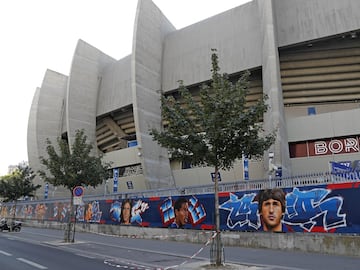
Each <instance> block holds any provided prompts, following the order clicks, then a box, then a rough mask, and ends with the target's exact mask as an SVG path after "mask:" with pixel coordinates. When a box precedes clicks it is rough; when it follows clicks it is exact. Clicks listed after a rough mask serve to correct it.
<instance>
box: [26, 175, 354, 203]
mask: <svg viewBox="0 0 360 270" xmlns="http://www.w3.org/2000/svg"><path fill="white" fill-rule="evenodd" d="M350 182H359V184H360V175H359V173H343V174H331V173H329V172H320V173H312V174H306V175H298V176H292V177H281V178H270V177H269V179H261V180H248V181H244V180H241V181H236V182H231V183H221V182H220V183H219V192H236V191H247V190H262V189H267V188H274V187H278V188H291V187H302V186H313V185H326V184H337V183H350ZM206 193H214V185H213V184H210V185H201V186H188V187H178V188H166V189H157V190H144V191H138V192H119V193H112V194H107V195H87V196H86V195H85V196H84V200H100V199H101V200H104V199H105V200H113V199H125V198H149V197H166V196H180V195H192V194H206ZM67 200H69V198H63V199H61V198H54V199H46V200H39V202H40V201H41V202H52V201H67ZM21 203H27V202H26V201H21V202H19V204H21Z"/></svg>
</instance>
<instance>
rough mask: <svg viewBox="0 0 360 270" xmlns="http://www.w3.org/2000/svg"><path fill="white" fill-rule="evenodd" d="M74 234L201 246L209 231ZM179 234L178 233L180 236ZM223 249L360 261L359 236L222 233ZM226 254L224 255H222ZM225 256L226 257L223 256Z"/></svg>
mask: <svg viewBox="0 0 360 270" xmlns="http://www.w3.org/2000/svg"><path fill="white" fill-rule="evenodd" d="M25 225H26V226H32V227H40V228H52V229H61V230H65V226H66V224H64V223H63V224H60V223H55V222H46V223H38V222H34V223H25ZM76 231H78V232H79V231H84V232H91V233H101V234H109V235H116V236H122V237H134V236H135V237H136V238H143V239H156V240H159V239H167V240H172V241H179V242H188V243H197V244H204V243H206V242H207V241H208V240H209V239H210V238H211V236H212V234H213V232H212V231H200V230H187V229H186V230H180V231H179V230H178V229H167V228H145V227H135V226H120V225H100V224H89V223H84V224H76ZM179 232H181V233H180V234H179ZM221 238H222V242H223V244H224V246H225V247H226V246H235V247H236V246H239V247H248V248H268V249H278V250H288V251H289V250H292V251H302V252H312V253H323V254H330V255H340V256H353V257H360V253H359V249H360V236H359V235H341V234H330V233H268V232H228V231H223V232H221ZM225 252H226V251H225ZM225 255H226V253H225Z"/></svg>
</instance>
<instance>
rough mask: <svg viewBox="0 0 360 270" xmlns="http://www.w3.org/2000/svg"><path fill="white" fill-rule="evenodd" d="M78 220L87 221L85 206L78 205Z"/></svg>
mask: <svg viewBox="0 0 360 270" xmlns="http://www.w3.org/2000/svg"><path fill="white" fill-rule="evenodd" d="M76 220H77V221H84V220H85V207H84V206H83V205H78V206H77V208H76Z"/></svg>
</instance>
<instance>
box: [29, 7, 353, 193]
mask: <svg viewBox="0 0 360 270" xmlns="http://www.w3.org/2000/svg"><path fill="white" fill-rule="evenodd" d="M359 13H360V1H358V0H343V1H337V0H305V1H302V0H301V1H300V0H253V1H251V2H248V3H246V4H244V5H241V6H238V7H236V8H233V9H231V10H228V11H226V12H223V13H221V14H218V15H216V16H213V17H211V18H208V19H206V20H203V21H200V22H198V23H195V24H193V25H190V26H188V27H185V28H183V29H179V30H177V29H175V27H174V26H173V25H172V24H171V22H170V21H169V20H168V19H167V18H166V16H165V14H163V13H162V12H161V10H160V9H159V8H158V7H157V6H156V5H155V4H154V3H153V2H152V1H151V0H139V2H138V7H137V12H136V18H135V23H134V35H133V40H132V42H133V49H132V53H131V55H129V56H126V57H124V58H122V59H120V60H116V59H113V58H112V57H110V56H108V55H106V54H105V53H104V52H102V51H101V50H99V49H97V48H95V47H93V46H91V45H90V44H88V43H86V42H85V41H82V40H79V41H78V44H77V46H76V48H75V52H74V55H73V59H72V64H71V68H70V73H69V74H68V75H64V74H60V73H58V72H55V71H52V70H47V71H46V73H45V76H44V79H43V82H42V85H41V87H39V88H37V90H36V92H35V95H34V98H33V102H32V107H31V111H30V115H29V123H28V158H29V164H30V166H31V167H32V168H33V169H34V170H35V171H37V170H38V169H39V168H40V166H41V165H40V161H39V156H46V151H45V148H46V144H45V141H46V139H47V138H49V139H50V140H51V141H52V142H56V139H57V138H58V137H62V138H66V139H67V140H68V141H69V143H70V144H72V142H73V140H74V135H75V132H76V130H79V129H84V130H85V132H86V135H87V137H88V139H89V142H91V143H92V144H93V145H94V146H95V147H94V150H95V151H99V152H102V153H104V159H105V160H106V161H111V162H112V166H113V168H114V169H118V170H116V172H117V173H118V185H119V188H118V190H119V192H120V191H121V192H124V191H125V192H126V191H129V192H130V191H139V190H148V189H161V188H169V187H182V186H191V185H202V184H210V183H211V177H210V174H211V172H212V171H213V168H209V167H195V168H194V167H191V164H186V163H182V162H179V161H174V160H171V158H170V157H169V156H168V153H167V151H166V149H163V148H161V147H159V145H158V144H157V143H156V142H154V141H153V140H152V137H151V136H150V135H149V129H150V128H160V127H161V124H162V121H161V110H160V93H161V92H164V93H172V92H174V91H176V89H177V88H178V81H179V80H183V82H184V84H185V85H186V86H188V88H189V89H190V90H192V91H196V90H197V89H198V88H199V85H201V84H202V83H204V82H206V81H208V80H209V79H210V76H211V72H210V67H211V60H210V55H211V49H212V48H216V49H217V51H218V55H219V60H220V68H221V72H226V73H228V74H229V75H230V77H231V78H233V79H236V78H237V77H238V76H239V74H240V73H241V72H242V71H244V70H250V71H251V85H250V95H249V97H248V102H249V103H251V102H253V101H255V100H257V99H258V98H259V97H261V96H262V95H263V94H267V95H268V96H269V100H268V101H269V105H270V110H269V111H268V112H267V113H266V115H264V128H265V131H267V132H269V131H271V130H276V131H277V139H276V142H275V144H274V145H273V146H272V147H271V149H270V151H269V152H271V153H273V154H274V158H273V161H272V162H273V164H275V165H276V166H277V167H281V168H282V174H283V176H292V175H299V174H306V173H315V172H320V171H328V170H329V163H330V162H331V161H336V162H343V163H342V164H346V166H353V167H357V166H358V162H357V161H358V160H360V153H359V139H360V121H358V119H359V118H360V107H359V104H358V101H359V100H360V37H359V35H360V17H359ZM119 27H125V26H119ZM69 57H71V56H69ZM243 173H244V172H243V166H242V161H238V162H237V163H236V164H235V166H234V168H233V169H232V170H230V171H221V179H222V181H223V182H234V181H244V177H243ZM268 173H269V153H264V158H263V159H262V160H250V162H249V178H250V180H251V179H261V178H265V177H267V175H268ZM37 181H39V182H41V180H40V179H37ZM41 184H42V185H43V187H42V189H41V190H40V191H39V194H38V196H39V197H41V193H42V192H44V187H45V185H44V184H43V183H41ZM112 188H113V182H112V180H111V181H108V183H104V185H103V186H101V187H99V188H98V189H96V190H90V189H89V190H88V191H86V192H87V194H95V193H96V194H99V193H102V192H104V193H107V192H112V190H113V189H112ZM51 194H52V195H51ZM64 194H65V193H64ZM62 195H63V193H62V192H61V190H60V189H58V190H56V189H55V188H54V187H50V190H49V196H50V197H51V196H62Z"/></svg>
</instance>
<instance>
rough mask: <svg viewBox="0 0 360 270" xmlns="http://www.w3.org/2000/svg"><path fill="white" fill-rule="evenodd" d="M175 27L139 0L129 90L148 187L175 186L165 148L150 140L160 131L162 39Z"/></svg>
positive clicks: (147, 0)
mask: <svg viewBox="0 0 360 270" xmlns="http://www.w3.org/2000/svg"><path fill="white" fill-rule="evenodd" d="M174 30H175V28H174V26H172V24H171V23H170V22H169V21H168V20H167V19H166V17H165V16H164V15H163V14H162V13H161V11H160V10H159V9H158V7H157V6H155V5H154V3H153V2H152V1H150V0H140V1H139V3H138V7H137V13H136V18H135V26H134V37H133V54H132V63H131V65H132V66H131V68H132V73H131V77H132V91H133V110H134V121H135V127H136V139H137V141H138V147H137V148H138V149H139V153H140V154H141V159H142V167H143V171H144V176H145V178H146V180H147V188H148V189H157V188H162V187H172V186H174V179H173V177H172V175H171V169H170V162H169V159H168V154H167V150H166V149H164V148H161V147H159V145H158V143H157V142H155V141H154V140H153V139H152V136H150V134H149V129H151V128H156V129H157V130H160V128H161V127H162V121H161V108H160V107H161V104H160V94H161V88H162V87H161V78H162V62H163V40H164V37H165V35H166V34H168V33H169V32H171V31H174Z"/></svg>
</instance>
